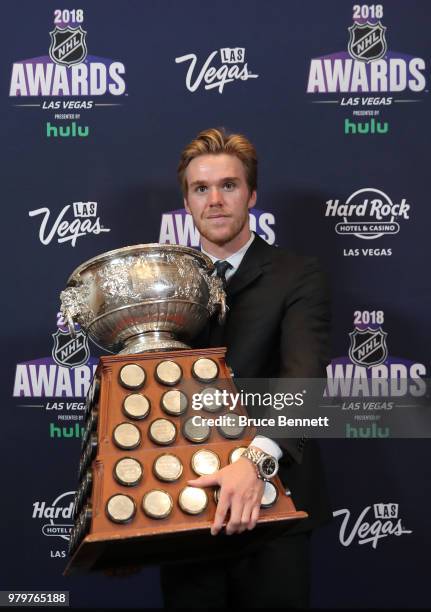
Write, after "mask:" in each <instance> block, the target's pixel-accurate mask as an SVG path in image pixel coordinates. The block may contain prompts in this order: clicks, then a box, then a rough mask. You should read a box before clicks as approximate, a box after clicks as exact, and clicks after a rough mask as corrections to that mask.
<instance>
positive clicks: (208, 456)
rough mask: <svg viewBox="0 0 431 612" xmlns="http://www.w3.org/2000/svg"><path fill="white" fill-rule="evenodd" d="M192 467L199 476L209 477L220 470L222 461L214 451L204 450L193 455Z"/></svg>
mask: <svg viewBox="0 0 431 612" xmlns="http://www.w3.org/2000/svg"><path fill="white" fill-rule="evenodd" d="M191 465H192V470H193V471H194V472H195V473H196V474H197V475H198V476H208V475H209V474H214V472H217V470H219V469H220V459H219V456H218V455H217V453H215V452H214V451H212V450H208V449H206V448H202V449H201V450H198V451H196V452H195V453H193V455H192V460H191Z"/></svg>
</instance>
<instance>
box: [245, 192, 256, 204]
mask: <svg viewBox="0 0 431 612" xmlns="http://www.w3.org/2000/svg"><path fill="white" fill-rule="evenodd" d="M256 202H257V191H256V189H255V190H254V191H252V192H251V196H250V199H249V201H248V204H247V206H248V208H253V206H255V204H256Z"/></svg>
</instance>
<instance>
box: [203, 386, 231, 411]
mask: <svg viewBox="0 0 431 612" xmlns="http://www.w3.org/2000/svg"><path fill="white" fill-rule="evenodd" d="M201 402H202V410H205V412H218V411H219V410H221V409H222V408H223V407H224V406H225V402H224V401H223V396H222V392H221V391H220V389H216V387H206V388H205V389H202V391H201Z"/></svg>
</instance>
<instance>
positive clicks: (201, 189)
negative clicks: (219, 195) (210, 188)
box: [196, 185, 206, 193]
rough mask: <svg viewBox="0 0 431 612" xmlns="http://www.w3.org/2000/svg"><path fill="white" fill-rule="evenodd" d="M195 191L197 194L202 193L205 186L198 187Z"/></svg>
mask: <svg viewBox="0 0 431 612" xmlns="http://www.w3.org/2000/svg"><path fill="white" fill-rule="evenodd" d="M196 191H197V192H198V193H204V192H205V191H206V186H205V185H199V186H198V187H197V189H196Z"/></svg>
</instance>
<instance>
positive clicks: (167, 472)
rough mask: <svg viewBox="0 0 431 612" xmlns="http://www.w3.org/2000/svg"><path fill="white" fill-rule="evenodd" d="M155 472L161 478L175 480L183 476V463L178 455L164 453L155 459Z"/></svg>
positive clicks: (169, 480)
mask: <svg viewBox="0 0 431 612" xmlns="http://www.w3.org/2000/svg"><path fill="white" fill-rule="evenodd" d="M153 473H154V475H155V476H156V477H157V478H158V479H159V480H163V481H165V482H174V481H175V480H178V479H179V478H180V477H181V474H182V473H183V464H182V463H181V460H180V459H179V457H177V456H176V455H173V454H171V453H164V454H163V455H160V456H159V457H157V459H156V460H155V461H154V463H153Z"/></svg>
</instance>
